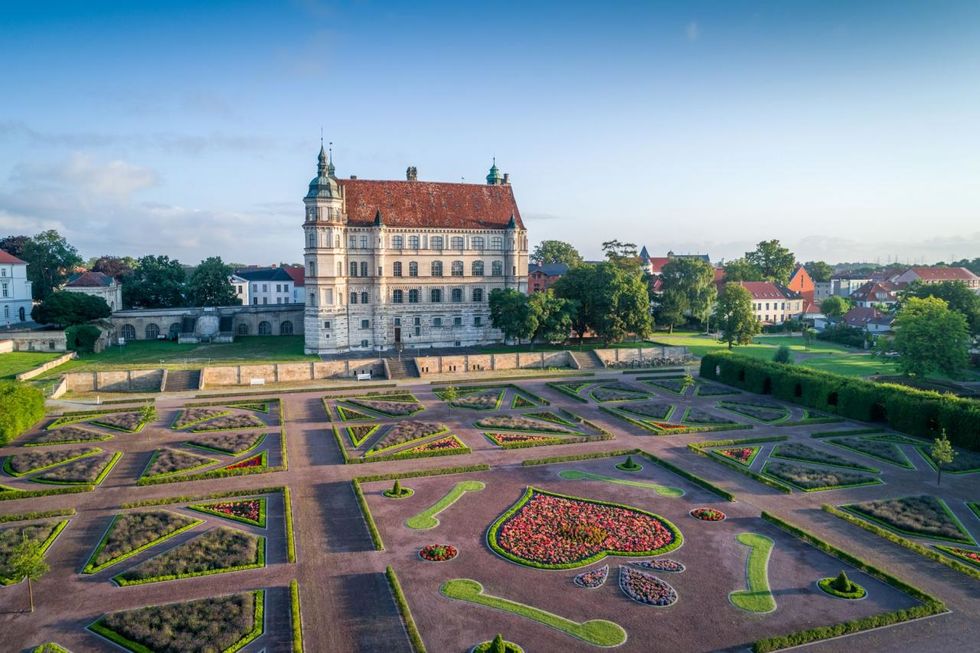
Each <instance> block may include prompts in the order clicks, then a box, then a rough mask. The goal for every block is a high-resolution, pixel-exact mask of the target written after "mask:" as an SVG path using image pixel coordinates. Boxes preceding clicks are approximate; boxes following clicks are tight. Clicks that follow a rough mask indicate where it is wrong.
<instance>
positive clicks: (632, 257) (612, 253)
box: [602, 239, 639, 265]
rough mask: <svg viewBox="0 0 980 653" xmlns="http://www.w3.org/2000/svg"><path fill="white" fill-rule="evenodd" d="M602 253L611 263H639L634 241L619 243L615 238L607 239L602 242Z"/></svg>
mask: <svg viewBox="0 0 980 653" xmlns="http://www.w3.org/2000/svg"><path fill="white" fill-rule="evenodd" d="M602 253H603V254H605V256H606V259H608V260H609V261H610V262H612V263H636V264H637V265H639V259H638V258H637V256H638V255H637V249H636V244H635V243H621V242H619V241H618V240H615V239H614V240H607V241H605V242H604V243H602Z"/></svg>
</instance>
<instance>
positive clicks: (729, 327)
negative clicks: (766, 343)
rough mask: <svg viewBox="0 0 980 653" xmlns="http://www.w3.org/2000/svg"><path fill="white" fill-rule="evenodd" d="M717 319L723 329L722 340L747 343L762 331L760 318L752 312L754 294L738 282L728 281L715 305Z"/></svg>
mask: <svg viewBox="0 0 980 653" xmlns="http://www.w3.org/2000/svg"><path fill="white" fill-rule="evenodd" d="M715 320H716V321H717V324H718V328H719V330H720V331H721V342H727V343H728V348H729V349H731V348H732V345H747V344H749V343H750V342H752V337H753V336H755V335H756V334H757V333H759V331H760V328H761V327H760V325H759V320H757V319H756V318H755V314H754V313H753V312H752V295H751V294H750V293H749V291H748V290H746V289H745V288H743V287H742V286H740V285H738V284H737V283H726V284H725V289H724V290H723V291H722V293H721V295H719V297H718V303H717V304H716V305H715Z"/></svg>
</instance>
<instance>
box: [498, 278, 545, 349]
mask: <svg viewBox="0 0 980 653" xmlns="http://www.w3.org/2000/svg"><path fill="white" fill-rule="evenodd" d="M489 302H490V322H491V324H493V326H494V328H495V329H500V331H502V332H503V334H504V337H505V338H507V339H508V340H516V341H517V342H518V344H520V342H521V340H529V339H531V338H532V337H534V333H535V332H536V331H537V330H538V318H537V315H536V314H535V311H534V308H533V307H532V306H531V300H530V298H529V297H528V296H527V295H525V294H524V293H522V292H519V291H517V290H514V289H513V288H507V289H503V288H495V289H494V290H491V291H490V296H489Z"/></svg>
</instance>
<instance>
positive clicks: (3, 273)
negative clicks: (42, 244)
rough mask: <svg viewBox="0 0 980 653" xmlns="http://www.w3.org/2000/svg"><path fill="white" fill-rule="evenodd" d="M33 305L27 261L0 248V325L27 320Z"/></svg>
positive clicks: (29, 317)
mask: <svg viewBox="0 0 980 653" xmlns="http://www.w3.org/2000/svg"><path fill="white" fill-rule="evenodd" d="M33 306H34V298H33V296H32V295H31V282H30V281H28V280H27V263H26V262H24V261H22V260H20V259H19V258H17V257H16V256H14V255H12V254H8V253H7V252H5V251H3V250H2V249H0V325H2V326H5V327H6V326H10V325H11V324H17V323H18V322H27V321H28V320H30V319H31V308H33Z"/></svg>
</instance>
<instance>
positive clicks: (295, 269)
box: [282, 265, 306, 288]
mask: <svg viewBox="0 0 980 653" xmlns="http://www.w3.org/2000/svg"><path fill="white" fill-rule="evenodd" d="M282 269H283V270H285V271H286V274H288V275H289V276H290V277H291V278H292V280H293V286H295V287H296V288H302V287H305V286H306V270H305V269H304V268H303V266H302V265H284V266H283V268H282Z"/></svg>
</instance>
